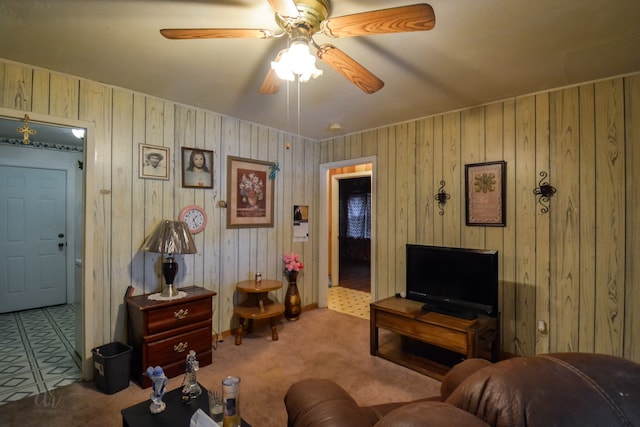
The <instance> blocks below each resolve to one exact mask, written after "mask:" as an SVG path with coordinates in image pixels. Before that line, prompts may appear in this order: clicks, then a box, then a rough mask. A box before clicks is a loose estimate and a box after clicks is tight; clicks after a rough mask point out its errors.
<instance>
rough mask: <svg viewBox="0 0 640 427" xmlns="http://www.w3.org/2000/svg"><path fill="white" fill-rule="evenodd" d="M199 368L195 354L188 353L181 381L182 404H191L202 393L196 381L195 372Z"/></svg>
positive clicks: (192, 352)
mask: <svg viewBox="0 0 640 427" xmlns="http://www.w3.org/2000/svg"><path fill="white" fill-rule="evenodd" d="M199 368H200V364H199V363H198V360H197V359H196V352H195V351H193V350H191V351H189V354H188V355H187V366H186V368H185V371H184V379H183V380H182V385H183V387H182V398H181V401H182V403H191V402H192V401H193V400H195V398H196V397H198V396H200V393H202V389H201V388H200V384H198V381H197V379H196V371H197V370H198V369H199ZM185 383H186V384H185Z"/></svg>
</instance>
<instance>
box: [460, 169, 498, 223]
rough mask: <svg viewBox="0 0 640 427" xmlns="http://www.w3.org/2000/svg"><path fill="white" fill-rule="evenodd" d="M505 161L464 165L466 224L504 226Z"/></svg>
mask: <svg viewBox="0 0 640 427" xmlns="http://www.w3.org/2000/svg"><path fill="white" fill-rule="evenodd" d="M506 164H507V163H506V162H504V161H497V162H489V163H475V164H469V165H465V167H464V172H465V173H464V174H465V200H466V204H467V215H466V220H467V225H482V226H487V227H504V226H505V225H506V218H505V208H506V204H505V195H506V188H507V187H506V179H505V178H506V177H505V168H506Z"/></svg>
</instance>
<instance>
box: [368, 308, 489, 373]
mask: <svg viewBox="0 0 640 427" xmlns="http://www.w3.org/2000/svg"><path fill="white" fill-rule="evenodd" d="M423 305H424V304H423V303H421V302H417V301H411V300H408V299H405V298H399V297H390V298H386V299H383V300H380V301H376V302H372V303H371V316H370V317H371V330H370V333H371V336H370V345H371V355H373V356H379V357H382V358H385V359H387V360H390V361H392V362H395V363H398V364H399V365H403V366H406V367H407V368H410V369H413V370H414V371H418V372H421V373H423V374H425V375H429V376H430V377H433V378H436V379H439V380H441V379H442V377H443V376H444V374H446V373H447V371H448V370H449V369H450V368H451V366H448V365H445V364H443V363H440V362H438V361H434V360H430V359H428V358H427V357H426V356H424V355H420V354H415V353H413V352H411V351H408V350H407V343H408V341H409V340H415V341H418V342H422V343H427V344H429V345H432V346H434V347H437V348H440V349H445V350H448V351H451V352H455V353H459V354H461V355H463V356H465V357H466V358H472V357H481V355H482V356H483V357H485V358H487V359H489V360H491V361H494V362H496V361H498V360H499V355H500V329H499V322H498V319H497V318H495V317H487V316H479V317H478V318H476V319H473V320H467V319H461V318H458V317H453V316H448V315H445V314H440V313H434V312H423V311H422V306H423ZM379 329H384V330H387V331H391V332H393V333H394V334H392V335H393V336H392V337H391V339H389V340H386V342H384V343H383V344H382V345H381V343H380V339H379V336H378V335H379V334H378V332H379V331H378V330H379ZM397 337H399V340H398V339H395V338H397ZM398 341H399V342H398ZM482 344H486V345H488V346H489V348H490V349H489V354H488V357H487V355H486V354H485V353H482V352H481V349H482V348H483V346H482Z"/></svg>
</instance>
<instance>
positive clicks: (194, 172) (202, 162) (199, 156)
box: [182, 147, 213, 188]
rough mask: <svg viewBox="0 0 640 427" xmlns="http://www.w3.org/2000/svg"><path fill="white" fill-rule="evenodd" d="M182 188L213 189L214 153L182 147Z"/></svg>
mask: <svg viewBox="0 0 640 427" xmlns="http://www.w3.org/2000/svg"><path fill="white" fill-rule="evenodd" d="M182 187H183V188H213V151H210V150H202V149H200V148H187V147H182Z"/></svg>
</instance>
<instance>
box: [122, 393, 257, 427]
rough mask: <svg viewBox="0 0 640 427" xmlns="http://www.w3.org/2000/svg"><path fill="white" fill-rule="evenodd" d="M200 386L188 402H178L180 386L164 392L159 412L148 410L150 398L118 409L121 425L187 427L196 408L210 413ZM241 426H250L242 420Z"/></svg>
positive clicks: (129, 426) (124, 426) (127, 426)
mask: <svg viewBox="0 0 640 427" xmlns="http://www.w3.org/2000/svg"><path fill="white" fill-rule="evenodd" d="M200 388H202V393H201V394H200V396H198V397H197V398H196V401H195V402H191V403H189V404H184V403H181V402H180V397H181V395H182V387H178V388H177V389H175V390H171V391H170V392H168V393H166V394H165V395H164V397H163V399H162V400H163V401H164V402H165V403H166V404H167V408H166V409H165V410H164V411H163V412H161V413H159V414H152V413H151V412H150V411H149V405H151V399H149V400H145V401H143V402H140V403H138V404H136V405H133V406H130V407H128V408H126V409H123V410H122V411H120V412H121V413H122V425H123V427H182V426H184V427H189V421H190V420H191V417H192V416H193V414H194V413H195V412H196V411H197V410H198V408H199V409H202V410H203V411H204V413H205V414H207V415H211V414H210V413H209V395H208V392H207V389H206V388H204V387H203V386H202V384H200ZM149 395H151V393H149ZM242 427H251V426H250V425H249V424H247V422H246V421H244V420H242Z"/></svg>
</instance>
